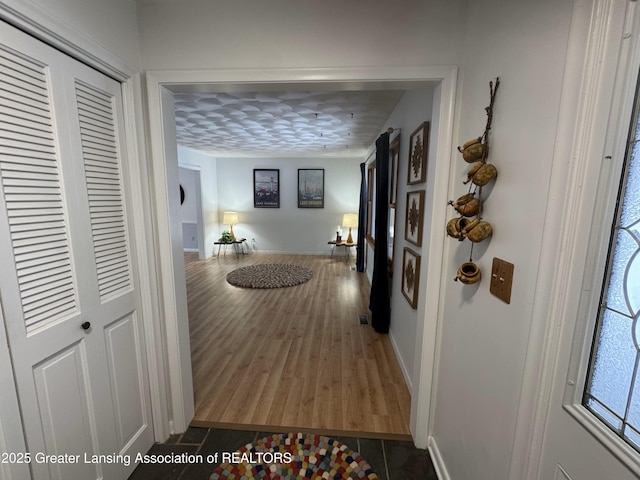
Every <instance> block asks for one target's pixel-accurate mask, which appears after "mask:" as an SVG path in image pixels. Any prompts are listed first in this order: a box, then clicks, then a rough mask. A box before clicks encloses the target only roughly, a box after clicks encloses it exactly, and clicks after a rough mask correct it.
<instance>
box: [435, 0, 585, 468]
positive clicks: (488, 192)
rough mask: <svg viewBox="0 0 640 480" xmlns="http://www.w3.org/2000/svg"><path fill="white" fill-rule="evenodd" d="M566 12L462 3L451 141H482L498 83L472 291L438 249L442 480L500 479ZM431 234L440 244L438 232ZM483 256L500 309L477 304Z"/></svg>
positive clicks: (550, 0) (457, 250) (459, 256)
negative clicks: (442, 288)
mask: <svg viewBox="0 0 640 480" xmlns="http://www.w3.org/2000/svg"><path fill="white" fill-rule="evenodd" d="M571 7H572V5H571V2H566V1H560V2H558V1H556V0H545V1H542V2H535V3H531V2H511V1H506V0H481V1H480V0H479V1H474V2H469V13H468V20H467V33H468V37H467V44H466V47H465V61H464V65H463V72H464V73H463V86H462V92H461V94H462V95H461V99H460V100H461V102H460V105H461V111H460V120H459V125H458V129H459V135H458V140H459V144H462V143H463V142H464V141H466V140H468V139H470V138H472V137H474V136H479V135H480V134H481V133H482V131H483V130H484V126H485V122H486V114H485V111H484V108H485V107H486V106H487V105H488V104H489V85H488V83H489V80H492V79H494V78H495V77H496V76H499V77H500V80H501V85H500V89H499V91H498V94H497V99H496V103H495V109H494V118H493V130H492V132H493V133H492V137H491V152H490V155H489V162H490V163H493V164H495V165H496V167H497V168H498V177H497V180H496V182H495V184H494V185H493V186H492V187H491V188H488V189H485V192H484V193H485V196H486V201H485V203H484V217H485V219H486V220H487V221H489V222H490V223H491V224H492V225H493V227H494V235H493V237H492V238H491V239H490V240H487V241H485V242H483V243H481V244H478V245H476V247H475V249H474V260H475V261H476V262H477V263H478V265H479V266H480V268H481V269H482V275H483V280H482V281H481V282H480V283H479V284H476V285H474V286H465V285H462V284H460V283H459V282H453V278H454V276H455V272H456V270H457V268H458V266H459V265H460V264H461V263H462V262H464V261H466V260H468V258H469V247H470V246H469V243H468V242H463V243H459V242H458V241H457V240H454V239H448V242H449V245H448V246H449V253H448V255H447V256H446V258H445V262H446V264H445V270H446V272H448V277H446V278H444V279H443V281H445V282H447V286H446V294H445V298H444V302H445V303H444V316H443V323H442V329H443V330H442V340H441V348H440V352H441V355H440V359H439V363H440V370H439V372H438V385H437V400H436V408H435V423H434V430H433V436H434V438H435V440H436V442H437V445H438V448H439V451H440V453H441V455H442V457H443V458H444V462H445V464H446V466H447V468H448V470H449V474H450V476H451V478H452V479H467V478H474V479H479V480H480V479H487V480H488V479H498V478H500V479H503V478H508V472H509V463H510V458H511V454H512V445H513V439H514V432H515V427H516V419H517V413H518V412H517V408H518V402H519V397H520V392H521V388H522V387H523V385H522V377H523V368H524V362H525V358H526V355H527V340H528V335H529V330H530V328H531V319H532V304H533V300H534V297H535V294H536V291H535V285H536V278H537V271H538V262H539V258H540V249H541V241H542V234H543V228H544V220H545V211H546V208H547V193H548V185H549V179H550V174H551V161H552V157H553V152H554V145H555V132H556V126H557V117H558V111H559V101H560V96H561V85H562V79H563V74H564V61H565V54H566V48H567V39H568V32H569V22H570V19H571ZM455 157H456V158H455V159H454V160H453V162H454V163H453V167H454V181H455V183H454V185H453V191H452V193H453V195H454V196H455V195H461V194H462V193H465V192H466V187H465V186H464V185H462V183H461V182H462V180H463V179H464V178H465V173H466V171H467V170H468V168H469V165H468V164H466V163H465V162H464V161H463V160H462V159H461V155H459V154H456V155H455ZM452 198H453V197H452ZM551 208H562V206H560V205H555V206H552V207H551ZM453 216H454V212H453V210H452V211H451V217H453ZM432 228H441V229H442V230H443V234H444V225H433V226H432ZM493 257H499V258H503V259H505V260H507V261H509V262H512V263H514V264H515V273H514V282H513V291H512V296H511V304H510V305H507V304H506V303H504V302H502V301H501V300H499V299H497V298H496V297H494V296H493V295H491V294H490V293H489V276H490V271H491V263H492V259H493Z"/></svg>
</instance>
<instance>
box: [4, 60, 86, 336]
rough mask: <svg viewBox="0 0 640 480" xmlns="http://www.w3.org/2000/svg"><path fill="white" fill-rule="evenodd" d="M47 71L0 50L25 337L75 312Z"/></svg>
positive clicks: (10, 209) (9, 197) (8, 200)
mask: <svg viewBox="0 0 640 480" xmlns="http://www.w3.org/2000/svg"><path fill="white" fill-rule="evenodd" d="M53 131H54V129H53V122H52V119H51V111H50V106H49V89H48V80H47V76H46V69H45V68H44V66H43V65H41V64H40V63H38V62H36V61H33V60H31V59H29V58H26V57H24V56H22V55H19V54H17V53H16V52H14V51H12V50H9V49H6V48H0V138H1V140H0V175H1V180H2V188H3V192H4V201H5V205H6V209H7V213H8V217H9V231H10V236H11V245H12V247H13V254H14V258H15V267H16V272H17V275H18V288H19V291H20V299H21V304H22V311H23V314H24V322H25V326H26V329H27V332H31V331H33V330H34V329H38V328H43V327H44V326H46V325H48V324H50V323H52V322H55V321H57V320H58V319H60V318H62V317H64V316H66V315H68V314H71V313H75V312H77V296H76V289H75V284H74V275H73V270H72V263H71V256H70V251H69V237H68V233H67V219H66V215H65V208H64V203H63V198H62V194H61V187H60V174H59V165H58V161H57V158H56V145H55V141H54V136H53Z"/></svg>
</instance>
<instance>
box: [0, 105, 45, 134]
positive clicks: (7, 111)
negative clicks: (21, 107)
mask: <svg viewBox="0 0 640 480" xmlns="http://www.w3.org/2000/svg"><path fill="white" fill-rule="evenodd" d="M47 120H48V119H47V117H46V116H43V115H41V114H38V115H35V114H31V113H28V112H24V111H16V110H13V109H11V108H8V107H7V106H5V105H4V103H0V121H2V122H6V123H9V124H13V123H16V122H19V123H20V124H21V125H25V126H28V127H30V128H33V129H34V130H35V131H40V130H42V129H46V128H50V127H51V122H49V121H47Z"/></svg>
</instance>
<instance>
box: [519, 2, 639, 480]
mask: <svg viewBox="0 0 640 480" xmlns="http://www.w3.org/2000/svg"><path fill="white" fill-rule="evenodd" d="M627 3H628V2H624V3H623V2H616V1H615V0H577V1H576V2H575V3H574V6H573V13H572V19H571V28H570V33H569V41H568V50H567V57H566V58H567V64H566V65H565V77H564V81H563V88H562V92H563V94H562V97H561V105H560V112H559V121H558V128H557V135H556V138H557V141H556V148H555V151H554V157H553V163H552V173H551V185H550V189H549V195H548V203H547V209H546V218H545V226H544V235H543V243H542V251H541V255H540V262H539V264H540V269H539V271H538V278H537V281H536V295H535V299H534V304H533V318H532V322H531V325H532V326H531V330H530V332H529V341H528V345H527V356H526V360H525V369H524V372H523V389H522V391H521V393H520V401H519V405H518V419H517V424H516V432H515V436H514V449H513V454H512V457H511V464H510V469H509V478H510V479H525V480H536V479H538V478H539V475H540V473H541V470H542V461H543V449H544V442H545V436H546V434H547V426H548V425H547V422H548V417H549V411H550V409H551V407H552V405H551V402H552V398H555V395H554V387H555V384H556V383H557V382H558V379H559V378H566V376H567V374H568V371H567V370H566V368H563V367H566V366H567V363H568V361H569V360H568V357H569V352H566V351H564V350H562V349H561V343H562V339H563V337H564V336H565V335H569V336H570V337H571V338H573V332H574V328H579V325H578V324H577V323H576V322H577V317H578V306H579V300H580V294H581V286H582V279H583V273H584V269H585V266H586V263H587V260H586V257H587V254H586V249H587V243H588V242H587V241H586V240H585V239H587V238H589V230H590V228H591V221H592V212H593V197H594V195H593V194H588V193H587V194H586V193H585V192H594V191H595V186H596V185H597V182H595V183H594V178H593V177H594V173H593V172H594V164H596V165H598V166H599V165H600V164H601V162H602V158H603V155H604V153H603V152H604V151H605V133H606V126H607V122H608V120H609V110H610V108H611V95H612V91H613V83H614V79H613V77H614V76H615V71H616V67H617V59H618V54H619V45H617V47H616V45H615V38H612V37H611V32H612V30H615V28H616V27H617V26H618V25H619V24H620V17H621V15H623V14H624V10H625V9H626V7H627ZM621 10H622V12H621ZM585 40H586V41H585ZM596 170H599V167H597V168H596ZM596 180H597V179H596ZM592 187H593V188H592ZM560 206H561V208H560Z"/></svg>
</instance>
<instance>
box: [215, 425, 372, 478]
mask: <svg viewBox="0 0 640 480" xmlns="http://www.w3.org/2000/svg"><path fill="white" fill-rule="evenodd" d="M227 456H230V457H231V458H230V460H231V461H227V462H223V463H222V464H220V465H219V466H218V468H216V469H215V471H214V472H213V474H212V475H211V477H210V480H225V479H238V480H239V479H243V480H244V479H247V480H249V479H274V480H275V479H279V480H280V479H282V480H298V479H299V480H303V479H304V480H306V479H331V480H347V479H351V478H360V479H367V480H374V479H378V476H377V475H376V474H375V473H374V472H373V470H371V467H370V466H369V464H368V463H367V462H366V461H365V460H364V459H363V458H362V456H361V455H360V454H359V453H357V452H354V451H352V450H350V449H349V448H348V447H347V446H346V445H344V444H342V443H340V442H338V441H337V440H334V439H332V438H328V437H324V436H321V435H313V434H307V435H305V434H303V433H289V434H278V435H271V436H269V437H266V438H263V439H262V440H258V441H256V442H255V443H250V444H248V445H246V446H244V447H242V448H241V449H240V450H238V451H237V452H234V454H227Z"/></svg>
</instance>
